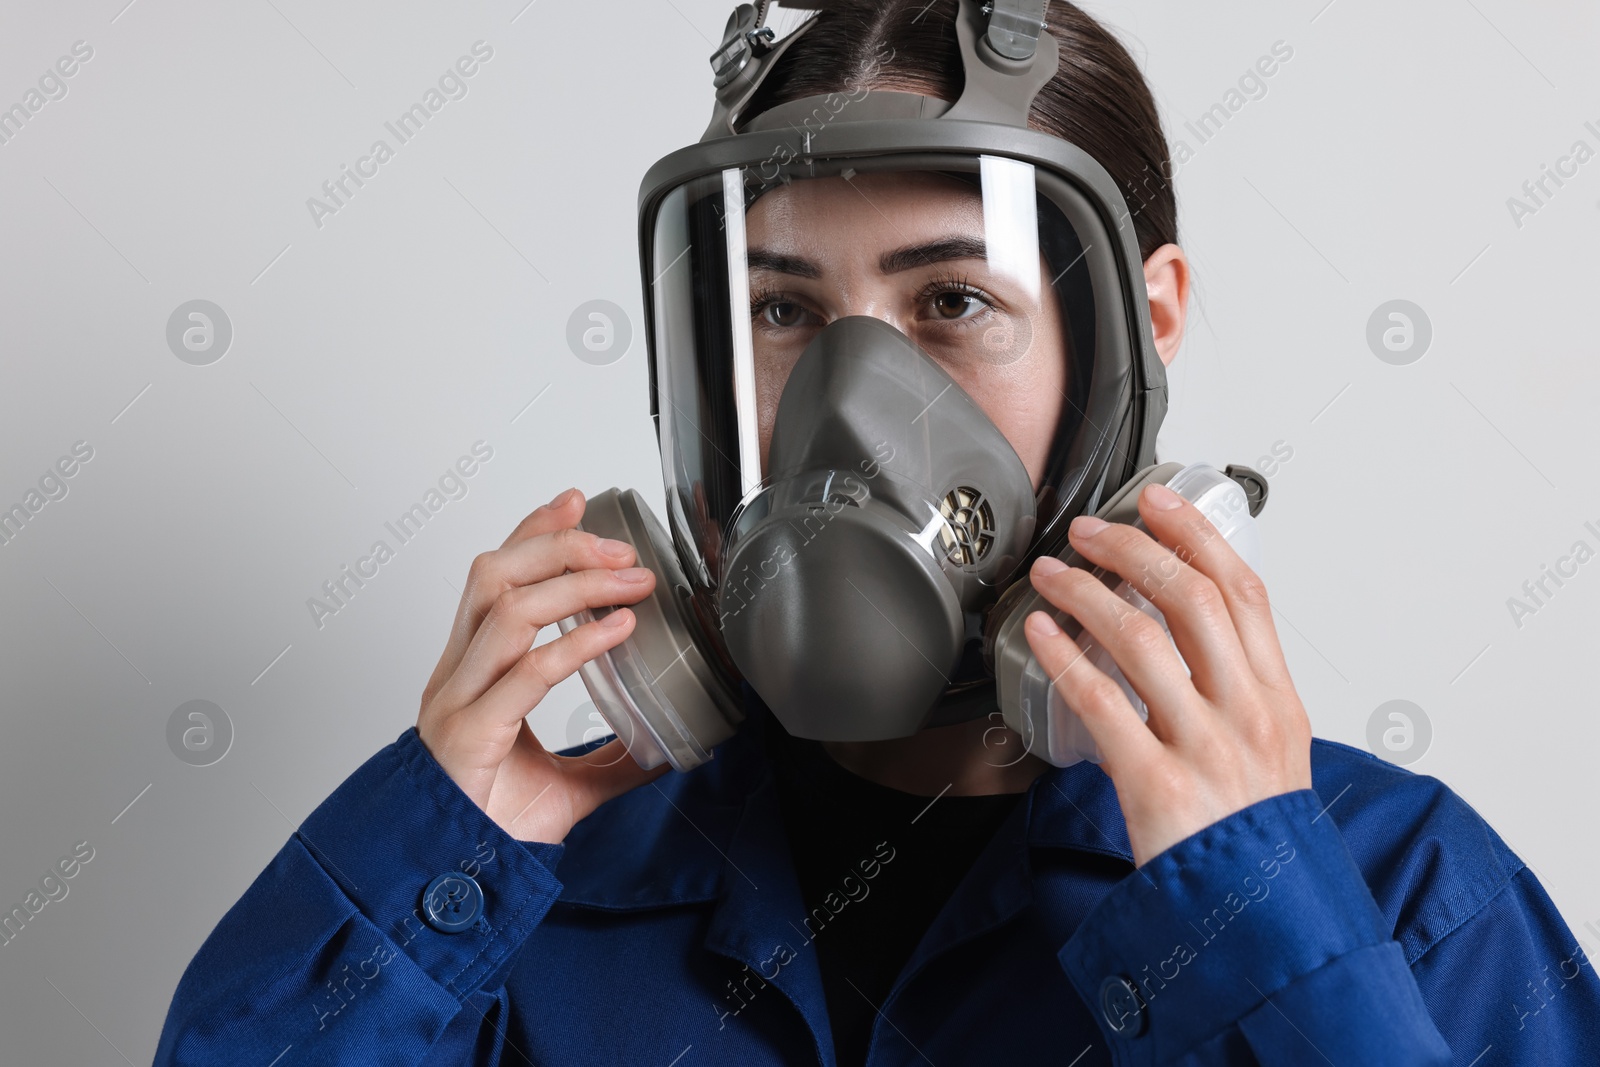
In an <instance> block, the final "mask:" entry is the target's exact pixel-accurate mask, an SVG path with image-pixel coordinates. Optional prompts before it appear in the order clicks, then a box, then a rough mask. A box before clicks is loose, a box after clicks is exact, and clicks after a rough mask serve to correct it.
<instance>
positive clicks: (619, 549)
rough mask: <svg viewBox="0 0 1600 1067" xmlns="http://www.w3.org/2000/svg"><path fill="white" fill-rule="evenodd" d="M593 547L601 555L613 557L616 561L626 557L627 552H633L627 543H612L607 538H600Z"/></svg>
mask: <svg viewBox="0 0 1600 1067" xmlns="http://www.w3.org/2000/svg"><path fill="white" fill-rule="evenodd" d="M594 547H596V548H598V549H599V550H600V551H601V553H602V554H604V555H607V556H613V557H615V558H617V559H621V558H622V557H623V556H626V555H627V554H628V553H629V552H631V551H633V546H632V545H630V544H628V542H626V541H613V540H612V539H611V538H609V537H602V538H600V539H599V540H598V541H596V542H595V543H594Z"/></svg>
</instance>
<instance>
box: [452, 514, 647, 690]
mask: <svg viewBox="0 0 1600 1067" xmlns="http://www.w3.org/2000/svg"><path fill="white" fill-rule="evenodd" d="M635 555H636V553H635V552H634V549H633V547H632V546H631V545H629V544H627V543H625V542H623V541H613V540H610V539H608V538H601V537H596V536H595V535H594V534H591V533H586V532H584V531H582V530H578V529H575V528H572V527H570V526H568V527H560V528H557V529H554V530H547V531H545V532H543V533H538V534H535V535H533V536H532V537H529V538H526V539H524V540H521V541H518V542H516V543H514V544H511V545H510V546H509V547H505V548H500V549H496V550H495V551H492V552H484V553H480V554H479V555H478V556H477V557H476V558H474V559H473V561H472V567H471V568H470V569H469V570H468V572H467V582H466V588H465V589H464V590H462V593H461V602H460V604H459V605H458V606H457V608H456V617H455V622H454V625H453V626H452V627H451V630H450V639H449V641H447V642H446V643H445V649H444V652H443V653H442V654H441V655H440V657H439V663H438V665H437V666H436V667H435V668H434V671H433V675H432V677H431V678H430V679H429V681H428V687H427V691H426V693H425V694H424V697H423V703H424V704H426V703H427V702H428V701H429V700H431V699H432V694H433V693H434V692H436V691H438V690H439V689H441V688H443V687H444V685H445V684H446V683H447V682H448V681H449V679H450V677H451V675H453V674H454V673H455V672H456V669H457V668H458V667H459V666H460V664H461V660H462V658H463V657H464V656H465V655H466V651H467V648H468V647H469V646H470V645H471V643H472V640H473V638H474V637H475V636H476V635H477V632H478V630H479V628H480V627H481V626H482V623H483V620H484V617H485V616H486V615H487V614H488V613H489V610H490V608H492V607H493V606H494V603H495V601H496V599H498V598H499V597H500V595H501V594H502V593H504V592H505V591H506V590H507V589H511V588H514V587H517V586H523V585H531V584H534V583H536V582H542V581H545V580H547V579H550V578H553V577H555V576H557V575H560V574H562V573H564V572H566V571H577V570H587V569H590V568H622V567H626V566H628V565H630V564H631V563H633V561H634V557H635Z"/></svg>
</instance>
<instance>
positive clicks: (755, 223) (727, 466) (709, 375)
mask: <svg viewBox="0 0 1600 1067" xmlns="http://www.w3.org/2000/svg"><path fill="white" fill-rule="evenodd" d="M645 234H646V237H647V239H648V240H649V241H650V244H649V246H648V247H647V248H646V249H645V266H646V271H647V273H648V278H649V280H650V281H651V283H652V284H651V288H650V294H649V299H650V303H651V320H652V321H651V329H652V337H651V342H652V353H653V359H654V361H655V380H656V388H657V415H658V420H659V431H660V435H661V455H662V464H663V471H664V475H665V483H666V496H667V510H668V520H667V521H668V525H669V527H670V528H671V531H672V534H673V538H674V540H675V542H676V543H677V545H678V550H679V553H680V555H681V556H682V557H683V563H684V566H685V571H686V573H687V574H689V575H690V577H691V580H692V581H694V582H695V583H696V584H697V585H698V586H700V589H699V590H696V593H697V594H698V593H700V592H703V591H711V590H714V589H715V588H716V587H717V585H718V584H719V583H720V581H721V580H722V577H723V574H722V568H723V562H724V559H725V556H726V549H727V547H728V543H729V538H730V536H732V535H733V533H734V527H733V520H734V518H735V515H736V513H737V512H738V511H739V509H740V506H741V504H743V503H745V502H748V501H750V500H752V499H753V498H755V496H756V495H757V494H758V493H759V492H760V491H761V490H762V489H763V488H764V487H766V486H768V485H770V484H772V481H773V479H774V478H776V477H779V476H781V475H783V474H785V472H782V471H772V470H769V469H768V456H769V445H770V442H771V437H772V430H773V426H774V423H775V421H776V418H777V413H778V404H779V399H780V397H781V396H782V395H783V392H784V387H785V385H786V384H787V383H788V380H789V376H790V373H791V371H792V370H793V369H794V367H795V365H796V363H797V361H798V360H799V359H800V358H801V356H802V354H804V353H805V352H806V350H807V346H808V345H809V344H810V342H811V341H812V339H813V338H814V337H816V335H817V333H818V332H819V331H820V330H821V329H823V327H825V326H827V325H828V324H829V323H831V322H834V321H836V320H838V319H840V318H844V317H846V316H853V315H865V316H872V317H875V318H878V319H881V320H883V321H885V322H887V323H889V324H890V325H892V326H894V327H895V328H896V329H897V330H899V331H900V332H901V333H903V334H904V335H905V336H906V337H907V338H909V339H910V340H911V341H912V342H914V343H915V344H916V345H917V346H918V347H919V348H920V349H921V351H922V352H923V353H924V354H925V355H926V356H927V357H929V358H930V359H931V360H932V361H933V362H934V363H936V364H937V365H938V366H939V367H940V368H942V369H943V370H944V372H946V373H947V374H948V375H949V377H950V379H952V380H953V382H954V384H955V386H956V387H958V388H959V389H961V390H963V391H964V392H965V393H966V394H967V395H968V396H970V397H971V399H972V400H973V401H975V402H976V403H977V404H978V405H979V406H980V407H981V408H982V410H983V412H984V413H985V414H986V415H987V416H988V418H989V419H990V420H991V421H993V422H994V423H995V425H996V426H997V427H998V428H999V430H1000V431H1001V433H1002V434H1003V435H1004V437H1005V439H1006V440H1007V441H1009V442H1010V443H1011V445H1012V447H1013V449H1014V450H1015V452H1016V453H1017V457H1018V459H1019V460H1020V461H1021V463H1022V465H1023V466H1024V467H1025V468H1026V470H1027V473H1028V475H1029V478H1030V480H1031V481H1032V484H1033V488H1034V492H1035V509H1036V524H1035V526H1034V531H1035V534H1034V537H1033V543H1034V544H1038V543H1039V542H1040V541H1041V539H1043V538H1046V537H1048V536H1050V535H1051V534H1052V533H1053V532H1055V531H1057V530H1058V529H1059V528H1060V526H1062V525H1064V523H1065V522H1066V521H1069V520H1070V519H1071V518H1072V516H1073V515H1074V514H1076V513H1077V512H1078V511H1079V510H1081V509H1082V508H1083V507H1084V506H1085V504H1086V503H1088V502H1089V501H1090V500H1091V499H1092V498H1094V497H1097V496H1098V495H1099V494H1100V493H1101V492H1102V490H1103V491H1104V492H1105V493H1109V492H1111V491H1114V490H1115V488H1116V486H1115V485H1110V486H1104V485H1103V484H1102V483H1103V482H1104V481H1105V479H1106V471H1107V468H1108V466H1109V465H1110V464H1111V461H1112V458H1113V451H1114V449H1115V444H1116V441H1115V438H1116V435H1117V434H1118V432H1119V430H1120V429H1121V427H1122V424H1123V423H1124V422H1125V420H1126V415H1127V411H1128V408H1129V406H1130V403H1131V394H1132V378H1131V371H1130V369H1129V367H1128V366H1127V357H1126V355H1123V356H1122V357H1121V362H1120V365H1119V364H1118V361H1117V360H1116V359H1115V358H1109V357H1107V355H1106V353H1107V352H1108V351H1110V352H1113V353H1114V352H1117V351H1120V352H1123V353H1126V352H1127V351H1128V345H1129V343H1128V340H1127V331H1128V329H1129V326H1128V322H1127V320H1126V316H1127V308H1128V307H1129V306H1130V300H1129V299H1128V296H1129V293H1128V290H1127V286H1128V283H1127V282H1126V281H1125V280H1124V279H1123V277H1122V274H1121V268H1120V267H1119V266H1118V264H1117V260H1116V256H1115V254H1114V249H1115V245H1114V242H1113V241H1112V240H1111V239H1110V238H1109V237H1108V236H1107V234H1106V232H1105V230H1104V229H1103V225H1102V223H1101V222H1100V215H1099V213H1097V212H1096V211H1095V210H1094V209H1093V208H1092V207H1091V205H1090V204H1089V202H1088V201H1087V200H1086V199H1085V198H1084V197H1083V195H1082V194H1081V193H1080V192H1079V191H1078V190H1077V189H1076V188H1075V187H1073V186H1072V185H1070V184H1069V183H1067V182H1065V181H1064V180H1062V179H1061V178H1060V177H1059V176H1056V175H1054V174H1050V173H1047V172H1045V171H1042V170H1039V169H1037V168H1035V167H1034V166H1033V165H1031V164H1028V163H1024V162H1019V161H1017V160H1012V159H1008V158H1003V157H998V156H976V155H954V154H943V153H941V154H923V155H918V156H915V157H912V156H898V157H889V158H881V157H880V158H874V159H866V160H864V159H860V158H854V159H847V160H835V161H829V160H820V159H819V160H806V161H804V162H803V164H802V163H795V164H790V165H780V164H779V163H778V162H776V161H775V160H770V159H769V160H766V161H764V162H761V163H758V164H751V165H747V166H741V167H730V168H728V169H725V170H723V171H720V172H718V173H713V174H708V175H704V176H701V177H697V178H693V179H691V180H688V181H686V182H685V183H683V184H681V185H679V186H677V187H676V188H674V189H672V190H671V191H670V192H668V193H667V194H666V195H665V196H664V197H663V198H662V199H661V200H660V201H659V202H658V204H657V207H656V209H655V211H654V213H653V216H652V217H648V218H647V219H646V230H645ZM1137 296H1138V298H1140V299H1143V292H1142V285H1141V288H1140V291H1139V292H1138V294H1137ZM1118 334H1120V335H1121V344H1120V347H1119V346H1117V345H1108V341H1110V340H1111V339H1112V338H1113V337H1115V336H1117V335H1118ZM1133 350H1134V351H1137V348H1134V349H1133ZM936 399H937V398H935V400H936ZM900 447H904V444H903V443H902V445H901V446H900ZM913 447H915V444H914V443H913ZM929 454H930V456H931V455H932V454H933V450H932V449H931V448H930V450H929ZM871 458H872V457H871V454H870V449H868V452H867V454H866V455H864V457H863V459H864V461H867V462H870V461H871ZM896 466H897V467H902V468H904V467H905V466H906V464H905V457H903V456H902V457H900V459H899V461H898V462H897V464H896ZM909 466H910V467H911V468H915V467H916V464H915V463H912V464H910V465H909ZM791 473H792V472H791ZM1018 560H1019V568H1020V566H1021V565H1023V564H1025V562H1026V559H1025V558H1024V557H1018ZM697 599H699V598H698V597H697Z"/></svg>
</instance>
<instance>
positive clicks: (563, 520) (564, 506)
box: [500, 488, 588, 548]
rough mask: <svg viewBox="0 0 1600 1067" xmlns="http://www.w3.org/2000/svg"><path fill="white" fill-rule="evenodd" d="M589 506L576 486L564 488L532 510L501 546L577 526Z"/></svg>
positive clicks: (504, 546) (505, 546)
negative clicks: (546, 502)
mask: <svg viewBox="0 0 1600 1067" xmlns="http://www.w3.org/2000/svg"><path fill="white" fill-rule="evenodd" d="M587 506H588V501H586V500H585V499H584V498H583V494H582V493H580V492H578V490H577V489H576V488H573V489H564V490H562V491H561V492H559V493H557V494H556V495H555V497H554V499H552V500H551V501H550V503H548V504H541V505H539V506H538V507H536V508H534V509H533V510H532V511H530V512H529V513H528V514H527V515H526V516H525V517H524V518H523V520H522V521H521V522H519V523H517V528H516V529H515V530H512V531H511V536H509V537H507V538H506V539H505V540H504V541H503V542H501V544H500V547H501V548H507V547H509V546H511V545H514V544H516V543H517V542H518V541H526V540H527V539H528V538H530V537H537V536H539V535H540V534H542V533H550V532H551V531H552V530H560V529H564V528H566V527H568V526H576V525H577V524H578V520H579V519H581V518H583V509H584V508H585V507H587Z"/></svg>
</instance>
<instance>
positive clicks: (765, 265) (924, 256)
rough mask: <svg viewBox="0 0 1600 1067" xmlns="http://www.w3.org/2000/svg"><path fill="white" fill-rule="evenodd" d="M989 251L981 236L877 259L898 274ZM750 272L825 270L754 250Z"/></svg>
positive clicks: (814, 273) (805, 274) (815, 273)
mask: <svg viewBox="0 0 1600 1067" xmlns="http://www.w3.org/2000/svg"><path fill="white" fill-rule="evenodd" d="M986 258H988V251H987V249H986V247H985V245H984V243H983V239H982V238H981V237H968V236H958V237H945V238H942V239H940V240H937V241H928V242H926V243H924V244H919V245H906V246H905V247H903V248H896V249H893V250H891V251H888V252H885V253H884V254H883V255H881V256H879V257H878V270H880V271H882V272H883V273H884V274H898V273H900V272H901V271H907V270H911V269H912V268H914V267H926V266H931V265H932V264H934V263H943V262H945V261H946V260H951V259H986ZM745 263H746V265H747V267H748V269H750V270H769V271H773V272H774V273H777V274H791V275H794V276H795V277H797V278H820V277H822V268H821V267H819V266H817V265H816V264H815V263H813V262H812V261H811V260H809V259H806V258H804V257H803V256H790V255H785V254H783V253H781V252H773V251H771V250H770V249H766V248H752V249H750V250H749V251H748V252H747V253H746V254H745Z"/></svg>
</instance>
